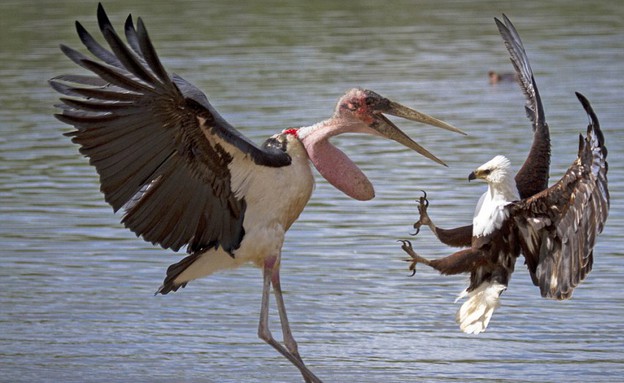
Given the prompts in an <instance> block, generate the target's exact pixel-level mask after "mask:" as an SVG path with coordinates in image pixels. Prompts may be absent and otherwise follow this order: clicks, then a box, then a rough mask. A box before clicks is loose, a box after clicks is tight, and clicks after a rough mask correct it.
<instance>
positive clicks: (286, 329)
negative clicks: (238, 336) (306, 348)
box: [258, 257, 322, 383]
mask: <svg viewBox="0 0 624 383" xmlns="http://www.w3.org/2000/svg"><path fill="white" fill-rule="evenodd" d="M276 260H277V257H273V258H269V259H267V260H265V263H264V270H263V285H262V306H261V308H260V324H259V326H258V336H259V337H260V339H262V340H264V341H265V342H267V343H268V344H270V345H271V346H272V347H273V348H274V349H276V350H277V351H278V352H279V353H280V354H282V355H284V356H285V357H286V359H288V360H289V361H290V362H291V363H292V364H294V365H295V367H297V368H298V369H299V371H301V375H302V376H303V379H304V380H305V382H306V383H322V382H321V380H320V379H319V378H317V377H316V375H314V374H313V373H312V371H310V370H309V369H308V368H307V367H306V365H305V364H304V363H303V361H302V360H301V357H300V356H299V352H298V351H297V343H296V342H295V339H294V338H293V336H292V334H291V332H290V325H289V324H288V318H287V317H286V308H285V307H284V300H283V299H282V291H281V287H280V282H279V265H276ZM271 283H273V284H274V289H275V297H276V300H277V306H278V310H279V315H280V322H281V324H282V331H283V333H284V343H285V344H286V346H287V347H288V348H286V347H284V346H283V345H282V344H280V343H279V342H278V341H276V340H275V339H274V338H273V335H272V334H271V330H270V329H269V297H270V290H271ZM275 285H277V287H275ZM278 291H279V292H278ZM293 350H294V351H293Z"/></svg>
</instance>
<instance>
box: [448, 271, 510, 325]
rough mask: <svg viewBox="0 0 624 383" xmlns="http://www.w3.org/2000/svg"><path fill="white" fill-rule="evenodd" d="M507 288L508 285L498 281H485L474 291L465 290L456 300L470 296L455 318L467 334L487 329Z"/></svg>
mask: <svg viewBox="0 0 624 383" xmlns="http://www.w3.org/2000/svg"><path fill="white" fill-rule="evenodd" d="M506 289H507V286H505V285H502V284H500V283H498V282H483V283H482V284H481V285H479V287H477V288H476V289H474V290H473V291H470V292H467V291H466V290H464V291H463V292H462V293H461V294H460V295H459V297H458V298H457V300H456V301H455V302H457V301H458V300H460V299H462V298H464V297H468V300H467V301H466V302H464V304H463V305H462V306H461V307H460V308H459V310H457V315H456V317H455V320H456V321H457V323H458V324H459V328H460V329H461V330H462V331H463V332H465V333H467V334H478V333H480V332H483V331H485V329H486V327H487V326H488V323H490V319H491V318H492V314H493V313H494V310H495V309H496V308H498V306H499V305H500V303H499V297H500V295H501V294H502V292H503V291H505V290H506Z"/></svg>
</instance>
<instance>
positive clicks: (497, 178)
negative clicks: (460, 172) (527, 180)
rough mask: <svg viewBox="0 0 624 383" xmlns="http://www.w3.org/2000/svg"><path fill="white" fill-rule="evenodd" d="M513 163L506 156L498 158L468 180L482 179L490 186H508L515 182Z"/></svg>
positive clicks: (485, 164) (472, 174) (482, 167)
mask: <svg viewBox="0 0 624 383" xmlns="http://www.w3.org/2000/svg"><path fill="white" fill-rule="evenodd" d="M512 173H513V172H512V170H511V162H509V160H508V159H507V157H505V156H500V155H499V156H496V157H494V158H492V159H491V160H489V161H488V162H486V163H484V164H483V165H481V166H479V167H478V168H477V170H475V171H474V172H472V173H470V175H469V176H468V180H469V181H471V180H474V179H482V180H484V181H485V182H487V183H488V184H489V185H492V186H494V185H500V184H508V183H509V182H510V180H513V174H512Z"/></svg>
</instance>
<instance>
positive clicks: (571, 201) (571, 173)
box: [509, 93, 609, 299]
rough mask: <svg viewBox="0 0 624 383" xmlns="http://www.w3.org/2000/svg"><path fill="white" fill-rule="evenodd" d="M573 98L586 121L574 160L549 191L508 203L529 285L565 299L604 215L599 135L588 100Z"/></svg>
mask: <svg viewBox="0 0 624 383" xmlns="http://www.w3.org/2000/svg"><path fill="white" fill-rule="evenodd" d="M577 97H578V99H579V100H580V102H581V104H582V105H583V108H584V109H585V111H586V112H587V114H588V116H589V118H590V124H589V126H588V127H587V135H586V137H584V138H583V136H582V135H580V137H579V151H578V158H577V159H576V161H574V163H573V164H572V166H570V168H569V169H568V171H567V172H566V174H565V175H564V176H563V177H562V178H561V180H559V182H557V183H556V184H554V185H553V186H552V187H550V188H549V189H547V190H544V191H543V192H541V193H539V194H536V195H535V196H533V197H531V198H528V199H525V200H522V201H520V202H517V203H513V204H511V205H509V209H510V216H511V217H513V219H514V221H515V224H516V225H517V228H518V235H519V239H520V243H521V247H522V252H523V254H524V256H525V258H526V263H527V266H528V268H529V272H530V273H531V277H532V278H533V283H534V284H535V285H537V286H539V287H540V290H541V293H542V296H544V297H548V298H556V299H567V298H569V297H570V296H571V295H572V291H573V289H574V288H575V287H576V286H577V285H578V284H579V283H580V282H581V281H582V280H583V279H584V278H585V276H586V275H587V274H588V273H589V272H590V271H591V268H592V262H593V249H594V244H595V243H596V237H597V235H598V234H600V233H601V232H602V229H603V227H604V224H605V222H606V220H607V216H608V214H609V189H608V184H607V171H608V163H607V161H606V159H607V148H606V147H605V146H604V137H603V134H602V131H601V130H600V125H599V123H598V118H597V117H596V114H595V113H594V111H593V110H592V107H591V105H590V104H589V101H587V99H585V97H583V96H582V95H581V94H580V93H577Z"/></svg>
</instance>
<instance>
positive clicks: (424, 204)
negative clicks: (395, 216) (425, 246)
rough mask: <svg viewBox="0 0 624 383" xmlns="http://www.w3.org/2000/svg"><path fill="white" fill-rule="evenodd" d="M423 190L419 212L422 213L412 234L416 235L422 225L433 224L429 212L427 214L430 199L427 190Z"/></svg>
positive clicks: (419, 200)
mask: <svg viewBox="0 0 624 383" xmlns="http://www.w3.org/2000/svg"><path fill="white" fill-rule="evenodd" d="M421 191H422V192H423V196H422V197H420V198H419V199H418V214H419V215H420V218H419V219H418V221H417V222H416V223H414V229H416V231H415V232H414V233H413V234H412V235H416V234H418V233H420V227H421V226H423V225H425V226H430V225H431V219H430V218H429V214H427V208H428V207H429V200H428V199H427V192H425V191H424V190H421ZM403 250H405V249H403ZM406 251H407V250H406Z"/></svg>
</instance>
